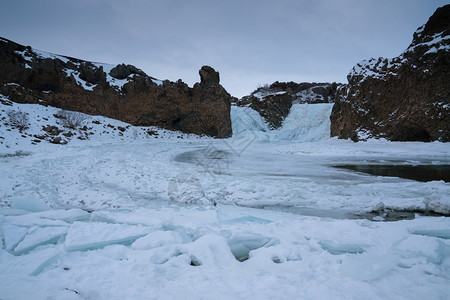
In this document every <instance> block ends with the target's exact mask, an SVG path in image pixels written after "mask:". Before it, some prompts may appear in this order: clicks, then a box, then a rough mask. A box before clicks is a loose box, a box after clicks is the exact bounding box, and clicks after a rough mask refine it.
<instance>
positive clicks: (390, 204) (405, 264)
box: [0, 99, 450, 299]
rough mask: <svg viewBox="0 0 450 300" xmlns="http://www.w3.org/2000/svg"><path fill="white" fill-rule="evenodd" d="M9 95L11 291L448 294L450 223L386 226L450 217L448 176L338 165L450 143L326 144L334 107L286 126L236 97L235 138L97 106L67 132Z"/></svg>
mask: <svg viewBox="0 0 450 300" xmlns="http://www.w3.org/2000/svg"><path fill="white" fill-rule="evenodd" d="M5 103H9V102H8V101H7V100H6V99H3V104H2V105H1V109H0V110H1V116H0V119H1V118H2V117H4V118H5V119H3V120H2V122H0V137H1V138H0V168H1V173H0V248H1V250H0V299H31V298H32V299H180V298H183V299H325V298H326V299H329V298H333V299H361V298H364V299H424V298H430V299H446V297H448V295H450V218H449V217H444V216H423V215H415V218H413V219H408V220H406V219H405V220H399V221H395V222H382V221H383V220H385V219H386V212H389V211H390V210H400V211H409V212H411V211H428V210H431V211H435V212H440V213H442V214H447V215H448V214H449V213H450V196H449V195H450V183H447V182H444V181H431V182H418V181H413V180H408V179H401V178H395V177H382V176H378V177H377V176H371V175H366V174H362V173H356V172H352V171H348V170H343V169H337V168H335V167H333V166H335V165H341V164H346V163H353V164H354V163H360V164H386V163H389V164H402V165H404V164H410V165H418V164H420V165H439V164H447V165H448V164H450V155H449V153H450V145H449V144H444V143H393V142H387V141H383V140H370V141H368V142H361V143H353V142H351V141H346V140H337V139H330V138H328V136H329V123H327V122H329V113H330V110H331V105H330V104H314V105H308V104H295V105H294V106H293V108H292V109H291V113H290V115H289V116H288V117H287V118H286V120H285V123H284V125H283V127H282V128H281V129H279V130H276V131H270V130H268V128H267V125H266V124H265V123H264V122H263V120H262V119H261V117H260V116H259V115H258V114H257V113H256V112H254V111H252V110H251V109H249V108H238V107H232V120H233V132H234V135H233V137H232V138H230V139H226V140H214V139H210V138H206V137H197V136H193V135H186V134H182V133H178V132H169V131H164V130H161V129H158V128H151V129H149V128H141V127H133V126H129V125H128V124H125V123H122V122H118V121H115V120H111V119H106V118H102V117H95V116H91V117H90V118H89V119H86V120H85V121H84V122H83V124H82V125H83V126H86V128H84V129H80V128H77V129H75V130H73V129H72V130H69V129H67V128H63V126H62V125H61V124H59V123H60V121H61V120H60V119H58V118H57V117H55V116H54V115H55V114H56V115H57V114H58V109H54V108H51V107H42V106H38V105H25V104H16V103H10V104H11V105H5ZM8 110H16V111H17V110H21V111H23V112H27V113H28V117H29V122H30V128H29V129H26V130H23V131H22V132H19V130H18V129H15V128H11V126H9V125H5V123H7V115H6V113H7V111H8ZM42 126H44V127H47V128H48V126H55V127H57V128H58V131H60V132H58V131H56V132H54V134H55V135H51V134H47V136H46V137H42V136H41V138H36V136H40V135H42V134H43V130H42ZM119 127H120V129H119ZM149 130H150V133H149ZM68 131H72V135H70V134H67V133H68ZM57 132H58V134H56V133H57ZM64 133H66V135H64ZM58 136H59V137H61V140H63V141H64V142H67V144H64V145H63V144H52V143H49V142H48V140H52V141H54V139H55V137H58ZM37 140H40V142H38V141H37ZM383 208H384V209H383ZM372 211H374V212H375V213H371V212H372ZM412 216H413V217H414V214H412Z"/></svg>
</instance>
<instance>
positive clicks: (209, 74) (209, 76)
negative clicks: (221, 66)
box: [199, 66, 220, 84]
mask: <svg viewBox="0 0 450 300" xmlns="http://www.w3.org/2000/svg"><path fill="white" fill-rule="evenodd" d="M199 74H200V82H201V83H203V84H206V83H217V84H219V82H220V77H219V72H216V70H214V69H213V68H211V67H210V66H203V67H202V68H201V69H200V71H199Z"/></svg>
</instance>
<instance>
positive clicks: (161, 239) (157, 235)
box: [131, 231, 183, 250]
mask: <svg viewBox="0 0 450 300" xmlns="http://www.w3.org/2000/svg"><path fill="white" fill-rule="evenodd" d="M181 243H183V238H182V237H181V235H180V234H179V233H178V232H176V231H154V232H151V233H149V234H147V235H146V236H144V237H141V238H139V239H138V240H136V241H135V242H134V243H133V244H132V245H131V248H133V249H135V250H147V249H153V248H157V247H162V246H167V245H173V244H181Z"/></svg>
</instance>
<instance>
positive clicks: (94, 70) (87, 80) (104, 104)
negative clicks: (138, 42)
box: [0, 38, 232, 138]
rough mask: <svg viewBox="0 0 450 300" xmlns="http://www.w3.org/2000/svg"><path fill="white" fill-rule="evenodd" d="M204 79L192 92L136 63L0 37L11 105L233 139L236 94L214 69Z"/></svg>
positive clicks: (0, 66) (0, 71)
mask: <svg viewBox="0 0 450 300" xmlns="http://www.w3.org/2000/svg"><path fill="white" fill-rule="evenodd" d="M200 77H201V82H200V83H196V84H195V85H194V87H192V88H190V87H188V85H187V84H185V83H184V82H182V81H181V80H178V81H177V82H171V81H168V80H165V81H160V80H157V79H155V78H153V77H150V76H148V75H147V74H145V73H144V72H143V71H142V70H140V69H138V68H136V67H134V66H131V65H125V64H121V65H117V66H115V65H108V64H101V63H93V62H88V61H83V60H79V59H75V58H71V57H66V56H59V55H54V54H49V53H45V52H42V51H38V50H36V49H33V48H31V47H29V46H28V47H25V46H22V45H19V44H17V43H14V42H12V41H9V40H6V39H2V38H0V93H1V94H3V95H5V96H6V97H8V98H9V99H10V100H12V101H15V102H19V103H39V104H42V105H51V106H54V107H58V108H62V109H66V110H73V111H80V112H84V113H87V114H93V115H102V116H106V117H110V118H114V119H118V120H121V121H124V122H127V123H130V124H132V125H139V126H158V127H161V128H165V129H170V130H180V131H182V132H186V133H195V134H205V135H209V136H213V137H219V138H224V137H229V136H230V135H231V133H232V131H231V119H230V106H231V96H230V94H228V93H227V91H226V90H225V89H224V88H223V87H222V86H221V85H220V83H219V73H218V72H216V71H215V70H214V69H213V68H211V67H208V66H204V67H202V69H201V70H200Z"/></svg>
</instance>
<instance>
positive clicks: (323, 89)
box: [234, 81, 341, 129]
mask: <svg viewBox="0 0 450 300" xmlns="http://www.w3.org/2000/svg"><path fill="white" fill-rule="evenodd" d="M340 85H341V84H337V83H310V82H302V83H295V82H292V81H291V82H278V81H276V82H274V83H272V84H271V85H266V86H262V87H259V88H258V89H256V90H255V91H253V92H252V93H251V94H250V95H249V96H245V97H243V98H242V99H239V100H235V101H234V102H235V104H236V105H238V106H249V107H251V108H253V109H254V110H256V111H257V112H259V114H260V115H261V116H262V117H263V118H264V119H265V120H266V122H267V123H268V125H269V127H270V128H271V129H276V128H279V127H280V126H281V125H282V124H283V120H284V119H285V118H286V116H287V115H288V114H289V111H290V109H291V106H292V104H294V103H311V104H313V103H333V102H334V96H335V94H336V90H337V88H338V87H339V86H340Z"/></svg>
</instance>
